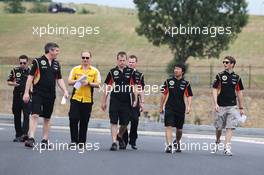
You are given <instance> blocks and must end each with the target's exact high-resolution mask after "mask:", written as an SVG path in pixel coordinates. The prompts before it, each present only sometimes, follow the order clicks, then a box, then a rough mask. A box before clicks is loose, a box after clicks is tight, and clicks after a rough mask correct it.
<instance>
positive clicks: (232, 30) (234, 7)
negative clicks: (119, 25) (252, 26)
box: [134, 0, 248, 73]
mask: <svg viewBox="0 0 264 175" xmlns="http://www.w3.org/2000/svg"><path fill="white" fill-rule="evenodd" d="M134 3H135V4H136V7H137V9H138V18H139V21H140V25H139V26H138V27H137V28H136V32H137V33H138V34H139V35H144V36H145V37H146V38H147V39H148V40H149V41H150V42H151V43H152V44H153V45H155V46H160V45H163V44H165V45H168V46H169V48H170V49H171V51H172V53H173V54H174V58H173V60H172V61H171V62H170V63H169V64H168V67H167V72H168V73H171V72H172V69H173V64H175V63H181V64H184V63H185V62H186V61H187V59H188V58H190V57H196V58H213V57H215V58H219V55H220V53H221V52H222V51H223V50H227V49H228V46H229V44H230V43H231V42H232V41H234V40H235V39H236V38H237V35H238V33H240V32H241V30H242V27H244V26H245V25H246V24H247V21H248V15H247V10H246V8H247V3H246V2H245V0H210V1H209V0H134Z"/></svg>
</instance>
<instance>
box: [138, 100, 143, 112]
mask: <svg viewBox="0 0 264 175" xmlns="http://www.w3.org/2000/svg"><path fill="white" fill-rule="evenodd" d="M139 107H140V112H143V111H144V103H142V102H141V103H140V104H139Z"/></svg>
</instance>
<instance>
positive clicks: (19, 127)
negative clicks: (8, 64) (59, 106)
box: [7, 55, 30, 142]
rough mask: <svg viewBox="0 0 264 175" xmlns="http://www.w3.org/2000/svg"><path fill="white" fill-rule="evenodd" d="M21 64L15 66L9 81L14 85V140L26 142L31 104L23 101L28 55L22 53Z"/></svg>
mask: <svg viewBox="0 0 264 175" xmlns="http://www.w3.org/2000/svg"><path fill="white" fill-rule="evenodd" d="M19 64H20V66H17V67H15V68H13V69H12V70H11V72H10V74H9V77H8V80H7V83H8V85H9V86H14V90H13V104H12V111H13V114H14V125H15V131H16V136H15V139H14V140H13V141H14V142H24V141H25V140H27V139H28V128H29V113H30V111H29V104H28V103H24V102H23V95H24V91H25V86H26V81H27V77H28V75H29V71H30V69H29V67H28V57H27V56H26V55H21V56H20V57H19ZM22 112H23V124H21V118H22V116H21V114H22Z"/></svg>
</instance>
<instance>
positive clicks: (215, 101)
mask: <svg viewBox="0 0 264 175" xmlns="http://www.w3.org/2000/svg"><path fill="white" fill-rule="evenodd" d="M217 95H218V89H215V88H213V101H214V106H215V111H216V112H218V111H219V106H218V104H217Z"/></svg>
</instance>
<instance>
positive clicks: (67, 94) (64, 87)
mask: <svg viewBox="0 0 264 175" xmlns="http://www.w3.org/2000/svg"><path fill="white" fill-rule="evenodd" d="M57 82H58V86H59V87H60V89H61V90H62V91H63V93H64V94H63V95H64V97H66V98H68V97H69V93H68V90H67V88H66V86H65V83H64V80H63V79H62V78H60V79H58V80H57Z"/></svg>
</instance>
